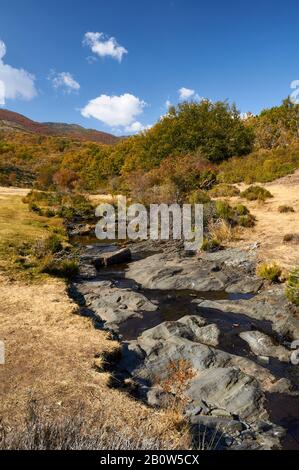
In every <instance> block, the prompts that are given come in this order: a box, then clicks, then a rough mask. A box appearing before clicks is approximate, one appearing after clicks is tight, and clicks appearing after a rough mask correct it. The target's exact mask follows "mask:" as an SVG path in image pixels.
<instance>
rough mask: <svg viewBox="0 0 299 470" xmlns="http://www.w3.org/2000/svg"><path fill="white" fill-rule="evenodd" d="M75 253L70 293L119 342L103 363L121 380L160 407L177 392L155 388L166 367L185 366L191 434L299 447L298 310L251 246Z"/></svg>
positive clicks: (232, 445)
mask: <svg viewBox="0 0 299 470" xmlns="http://www.w3.org/2000/svg"><path fill="white" fill-rule="evenodd" d="M77 241H78V240H77ZM88 242H90V239H88ZM80 251H81V256H80V273H79V276H78V277H77V279H76V280H75V281H74V282H73V284H72V286H71V289H70V290H71V295H72V296H73V298H75V299H76V301H77V302H78V303H79V304H80V305H81V309H82V313H83V314H85V315H90V316H92V318H93V319H94V320H95V324H96V325H97V326H98V327H100V328H105V329H107V330H109V331H110V332H111V333H112V334H113V336H114V337H117V338H118V339H119V341H120V342H121V344H122V352H121V354H120V355H119V356H118V357H114V358H110V362H109V368H110V371H111V372H112V374H113V376H114V377H115V379H116V380H115V383H117V386H119V387H123V389H124V391H127V392H130V393H134V395H135V396H136V397H137V398H139V399H140V400H144V401H145V402H146V403H148V404H149V405H150V406H157V407H163V406H165V404H166V403H167V400H169V395H175V393H177V392H176V389H175V387H173V388H172V389H171V390H169V389H168V390H165V387H163V386H162V385H161V384H162V382H163V380H167V374H168V373H169V372H168V371H169V366H170V364H172V365H173V364H181V365H182V364H183V365H184V366H185V367H186V368H188V370H189V369H190V371H192V374H190V376H189V379H188V381H187V382H186V385H185V388H184V395H185V397H184V399H185V400H184V407H183V409H184V414H185V416H186V419H187V420H188V422H189V424H190V430H191V432H192V433H194V435H195V436H196V435H197V433H198V431H199V430H200V429H204V430H205V431H204V432H205V433H211V435H213V436H214V437H213V439H214V441H216V442H217V447H218V448H229V449H273V448H285V449H286V448H288V449H299V371H298V366H296V365H293V364H292V361H291V354H292V352H293V351H292V349H291V343H292V341H293V340H295V339H299V312H298V309H297V310H296V309H295V308H294V307H292V306H291V305H290V304H288V302H287V300H286V298H285V296H284V291H283V287H282V286H279V285H277V286H275V287H273V286H270V287H269V286H268V287H267V286H263V283H262V282H261V280H260V279H259V278H257V277H256V275H255V268H256V251H255V247H254V246H250V247H247V248H244V249H243V250H240V249H227V250H224V251H219V252H217V253H205V254H201V255H190V254H188V253H187V252H185V251H184V250H183V248H182V246H180V245H179V244H173V243H172V244H169V243H168V244H162V243H156V244H152V243H151V242H140V243H136V244H132V245H131V246H127V247H125V248H122V249H120V247H118V246H117V245H116V244H110V245H107V244H90V245H84V243H83V244H82V245H81V249H80ZM215 436H216V438H215ZM218 436H219V438H218Z"/></svg>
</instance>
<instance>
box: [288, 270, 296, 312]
mask: <svg viewBox="0 0 299 470" xmlns="http://www.w3.org/2000/svg"><path fill="white" fill-rule="evenodd" d="M286 296H287V298H288V299H289V301H290V302H292V303H293V304H295V305H296V306H297V307H299V269H295V271H293V272H292V273H291V274H290V275H289V278H288V281H287V285H286Z"/></svg>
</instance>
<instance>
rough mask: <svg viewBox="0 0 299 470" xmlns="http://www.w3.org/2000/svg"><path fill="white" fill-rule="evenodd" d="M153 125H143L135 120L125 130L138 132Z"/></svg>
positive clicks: (132, 132)
mask: <svg viewBox="0 0 299 470" xmlns="http://www.w3.org/2000/svg"><path fill="white" fill-rule="evenodd" d="M151 127H152V126H151V125H147V126H145V125H143V124H141V122H139V121H135V122H133V123H132V124H131V125H130V126H127V127H126V128H125V132H128V133H129V134H136V133H138V132H141V131H146V130H147V129H150V128H151Z"/></svg>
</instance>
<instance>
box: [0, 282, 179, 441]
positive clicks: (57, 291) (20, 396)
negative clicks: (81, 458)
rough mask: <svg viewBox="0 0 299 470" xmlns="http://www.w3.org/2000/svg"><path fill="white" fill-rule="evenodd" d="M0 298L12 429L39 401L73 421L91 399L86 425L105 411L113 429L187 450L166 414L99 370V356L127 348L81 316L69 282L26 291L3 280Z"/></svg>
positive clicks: (3, 380) (0, 389)
mask: <svg viewBox="0 0 299 470" xmlns="http://www.w3.org/2000/svg"><path fill="white" fill-rule="evenodd" d="M0 297H1V300H2V302H1V307H0V308H1V316H0V331H1V338H0V339H1V340H2V341H4V343H5V349H6V363H5V365H4V366H0V395H1V403H0V418H2V419H3V420H4V421H5V422H6V423H8V426H9V427H10V428H11V429H12V430H16V429H17V428H19V427H20V426H21V427H22V426H23V425H24V421H25V418H26V414H27V408H28V403H29V402H30V401H31V400H32V397H34V399H35V401H36V402H37V403H38V404H45V405H46V406H47V407H49V408H51V409H52V410H55V413H53V415H55V416H57V417H59V416H72V415H73V414H74V413H75V410H76V409H77V407H78V403H79V402H80V401H81V400H82V399H84V411H85V416H84V420H85V422H86V423H89V422H93V420H94V417H95V416H97V415H98V414H99V413H100V412H101V411H103V410H105V420H106V421H105V423H106V424H107V426H108V425H110V426H111V427H112V428H113V429H119V430H121V429H123V428H125V427H127V428H128V429H138V428H140V427H142V429H143V430H144V431H143V435H144V436H145V435H147V436H148V438H149V439H153V440H156V439H161V440H162V441H163V442H168V443H169V442H171V443H172V444H171V445H173V446H176V445H181V439H182V433H181V432H180V431H179V430H178V429H177V428H176V422H173V421H171V419H170V417H169V415H167V413H166V412H162V411H161V412H158V411H154V410H151V409H148V408H147V407H145V406H143V405H142V404H140V403H138V402H136V401H135V400H133V399H132V398H130V397H129V396H128V395H126V394H124V393H123V392H121V391H119V390H116V389H110V388H109V383H110V374H109V372H105V373H102V374H100V373H99V372H98V371H97V370H96V368H95V367H94V365H95V362H96V357H104V358H107V357H111V355H113V354H118V353H119V344H118V343H117V342H114V341H111V340H110V339H109V337H108V336H107V335H106V333H104V332H102V331H99V330H95V329H94V327H93V325H92V322H91V320H90V319H88V318H83V317H81V316H79V315H77V314H76V313H77V307H76V305H74V304H73V303H72V302H71V301H70V299H69V298H68V296H67V293H66V288H65V285H64V284H63V283H62V282H61V281H52V282H49V281H48V282H47V284H41V285H36V284H35V285H25V284H23V283H21V282H14V283H11V282H8V281H7V280H5V279H4V278H2V279H1V282H0ZM53 415H52V417H53ZM105 426H106V425H105ZM145 431H146V432H147V434H145ZM179 443H180V444H179ZM167 445H168V444H167Z"/></svg>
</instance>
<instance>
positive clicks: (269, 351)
mask: <svg viewBox="0 0 299 470" xmlns="http://www.w3.org/2000/svg"><path fill="white" fill-rule="evenodd" d="M240 337H241V338H242V339H243V340H244V341H246V343H248V344H249V347H250V349H251V351H252V352H253V353H254V354H255V355H257V356H270V357H276V358H277V359H279V360H280V361H284V362H288V361H289V360H290V354H291V353H290V351H288V350H287V349H286V348H284V347H283V346H279V345H275V344H274V341H273V340H272V338H270V337H269V336H267V335H265V334H263V333H261V332H260V331H245V332H243V333H240Z"/></svg>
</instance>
